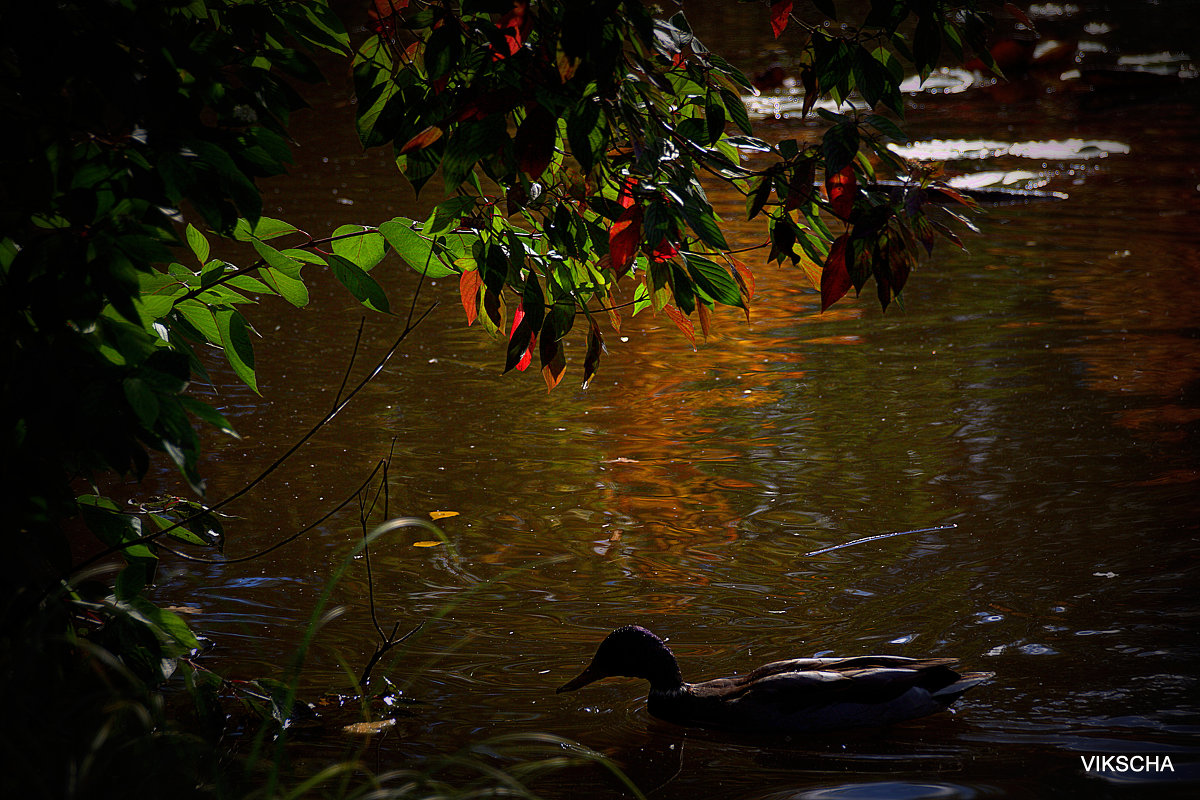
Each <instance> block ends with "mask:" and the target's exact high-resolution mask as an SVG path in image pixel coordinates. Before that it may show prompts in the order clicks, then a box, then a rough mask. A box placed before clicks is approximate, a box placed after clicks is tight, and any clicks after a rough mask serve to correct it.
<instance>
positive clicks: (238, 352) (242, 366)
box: [214, 292, 286, 393]
mask: <svg viewBox="0 0 1200 800" xmlns="http://www.w3.org/2000/svg"><path fill="white" fill-rule="evenodd" d="M281 294H282V292H281ZM284 296H285V297H286V295H284ZM214 316H215V317H216V319H217V329H218V330H219V331H220V332H221V346H222V347H224V348H225V358H226V359H227V360H228V361H229V366H231V367H233V371H234V372H235V373H236V374H237V376H238V377H239V378H241V379H242V381H243V382H244V383H245V384H246V385H247V386H249V387H250V388H251V389H253V390H254V391H255V393H258V380H257V378H256V376H255V374H254V346H253V345H252V344H251V343H250V332H249V327H248V326H247V325H246V319H245V318H244V317H243V316H242V315H241V314H240V313H238V312H237V311H234V310H233V309H231V308H227V309H217V311H216V313H215V314H214Z"/></svg>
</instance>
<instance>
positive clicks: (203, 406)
mask: <svg viewBox="0 0 1200 800" xmlns="http://www.w3.org/2000/svg"><path fill="white" fill-rule="evenodd" d="M179 403H180V405H182V406H183V408H184V409H185V410H186V411H189V412H191V413H192V414H193V415H195V416H196V417H197V418H198V419H201V420H203V421H204V422H207V423H208V424H209V425H212V426H213V427H214V428H216V429H217V430H219V431H220V432H221V433H224V434H227V435H229V436H232V437H233V438H235V439H241V438H242V437H241V436H239V435H238V432H237V431H235V430H234V429H233V426H232V425H230V424H229V420H227V419H225V416H224V415H223V414H221V412H219V411H217V410H216V409H215V408H213V407H212V406H210V405H209V404H208V403H205V402H203V401H201V400H197V399H196V398H194V397H189V396H187V395H186V394H185V395H180V397H179Z"/></svg>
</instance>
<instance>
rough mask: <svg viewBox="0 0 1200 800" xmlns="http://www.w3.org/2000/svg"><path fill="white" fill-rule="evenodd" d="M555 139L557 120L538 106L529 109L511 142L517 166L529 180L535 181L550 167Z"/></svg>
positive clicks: (556, 135)
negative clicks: (514, 150)
mask: <svg viewBox="0 0 1200 800" xmlns="http://www.w3.org/2000/svg"><path fill="white" fill-rule="evenodd" d="M557 137H558V120H557V119H555V117H554V115H553V114H551V113H550V112H549V111H547V110H546V109H545V108H543V107H542V106H540V105H535V106H533V107H532V108H530V109H529V113H528V114H526V115H525V121H524V122H522V123H521V127H519V128H517V137H516V139H515V140H514V141H513V145H514V147H515V149H516V154H517V166H519V167H520V168H521V171H522V172H524V173H525V174H526V175H528V176H529V179H530V180H535V181H536V180H537V179H538V178H539V177H541V174H542V173H543V172H545V171H546V167H548V166H550V160H551V159H552V158H554V141H555V139H556V138H557Z"/></svg>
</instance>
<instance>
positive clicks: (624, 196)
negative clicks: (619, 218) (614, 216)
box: [617, 178, 637, 208]
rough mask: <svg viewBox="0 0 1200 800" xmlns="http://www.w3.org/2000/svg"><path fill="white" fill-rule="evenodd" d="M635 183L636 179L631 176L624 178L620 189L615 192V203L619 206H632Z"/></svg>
mask: <svg viewBox="0 0 1200 800" xmlns="http://www.w3.org/2000/svg"><path fill="white" fill-rule="evenodd" d="M636 185H637V181H636V180H634V179H633V178H626V179H625V180H624V182H623V183H622V184H621V191H620V192H618V193H617V203H618V204H620V206H621V208H630V207H631V206H633V187H634V186H636Z"/></svg>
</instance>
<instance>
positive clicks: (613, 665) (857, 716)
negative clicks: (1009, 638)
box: [558, 625, 992, 733]
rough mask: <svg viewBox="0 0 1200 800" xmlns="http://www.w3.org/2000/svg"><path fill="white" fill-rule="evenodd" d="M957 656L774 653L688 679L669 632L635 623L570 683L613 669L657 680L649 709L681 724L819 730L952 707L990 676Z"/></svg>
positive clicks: (596, 677) (575, 686) (611, 639)
mask: <svg viewBox="0 0 1200 800" xmlns="http://www.w3.org/2000/svg"><path fill="white" fill-rule="evenodd" d="M956 663H957V662H956V659H953V658H920V659H917V658H905V657H902V656H857V657H853V658H795V659H790V660H787V661H773V662H771V663H770V664H764V665H763V666H761V667H759V668H758V669H756V670H754V671H752V672H749V673H747V674H745V675H737V676H734V677H731V678H717V679H715V680H711V681H705V682H703V683H685V682H684V680H683V675H682V674H681V673H680V671H679V664H678V662H677V661H676V660H675V655H674V654H673V653H672V652H671V650H670V648H668V647H667V645H666V643H664V642H663V640H662V639H659V638H658V637H657V636H655V635H654V634H653V633H651V632H650V631H648V630H646V629H645V628H642V627H639V626H637V625H627V626H625V627H623V628H618V629H617V630H615V631H613V632H612V633H610V634H609V635H608V636H607V637H606V638H605V639H604V641H603V642H601V643H600V647H599V648H598V649H597V650H596V655H595V656H594V657H593V658H592V663H591V664H589V665H588V667H587V669H585V670H584V671H583V672H582V673H580V675H579V676H578V677H576V678H575V679H574V680H571V681H568V682H567V683H566V684H564V685H563V686H561V687H559V689H558V692H559V693H560V694H561V693H562V692H569V691H572V690H574V689H578V688H580V687H582V686H586V685H587V684H589V683H592V682H593V681H598V680H601V679H603V678H609V677H614V676H624V677H629V678H645V679H646V680H648V681H650V697H649V700H648V702H647V709H648V710H649V712H650V713H651V714H652V715H653V716H655V717H658V718H659V719H663V720H666V721H668V722H673V723H676V724H678V725H689V726H696V727H703V728H716V729H722V730H730V731H745V732H752V733H813V732H819V731H832V730H842V729H846V728H864V727H877V726H881V725H889V724H891V723H894V722H902V721H904V720H909V719H916V718H918V717H924V716H927V715H929V714H934V713H937V712H938V711H944V710H946V709H947V708H949V707H950V705H951V704H952V703H954V701H956V700H958V698H959V697H961V696H962V694H963V692H965V691H967V690H968V689H971V688H972V687H974V686H977V685H978V684H980V683H982V682H983V681H985V680H987V679H988V678H990V677H992V673H990V672H968V673H964V674H960V673H958V672H956V671H955V670H954V669H952V667H953V666H954V665H955V664H956Z"/></svg>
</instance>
